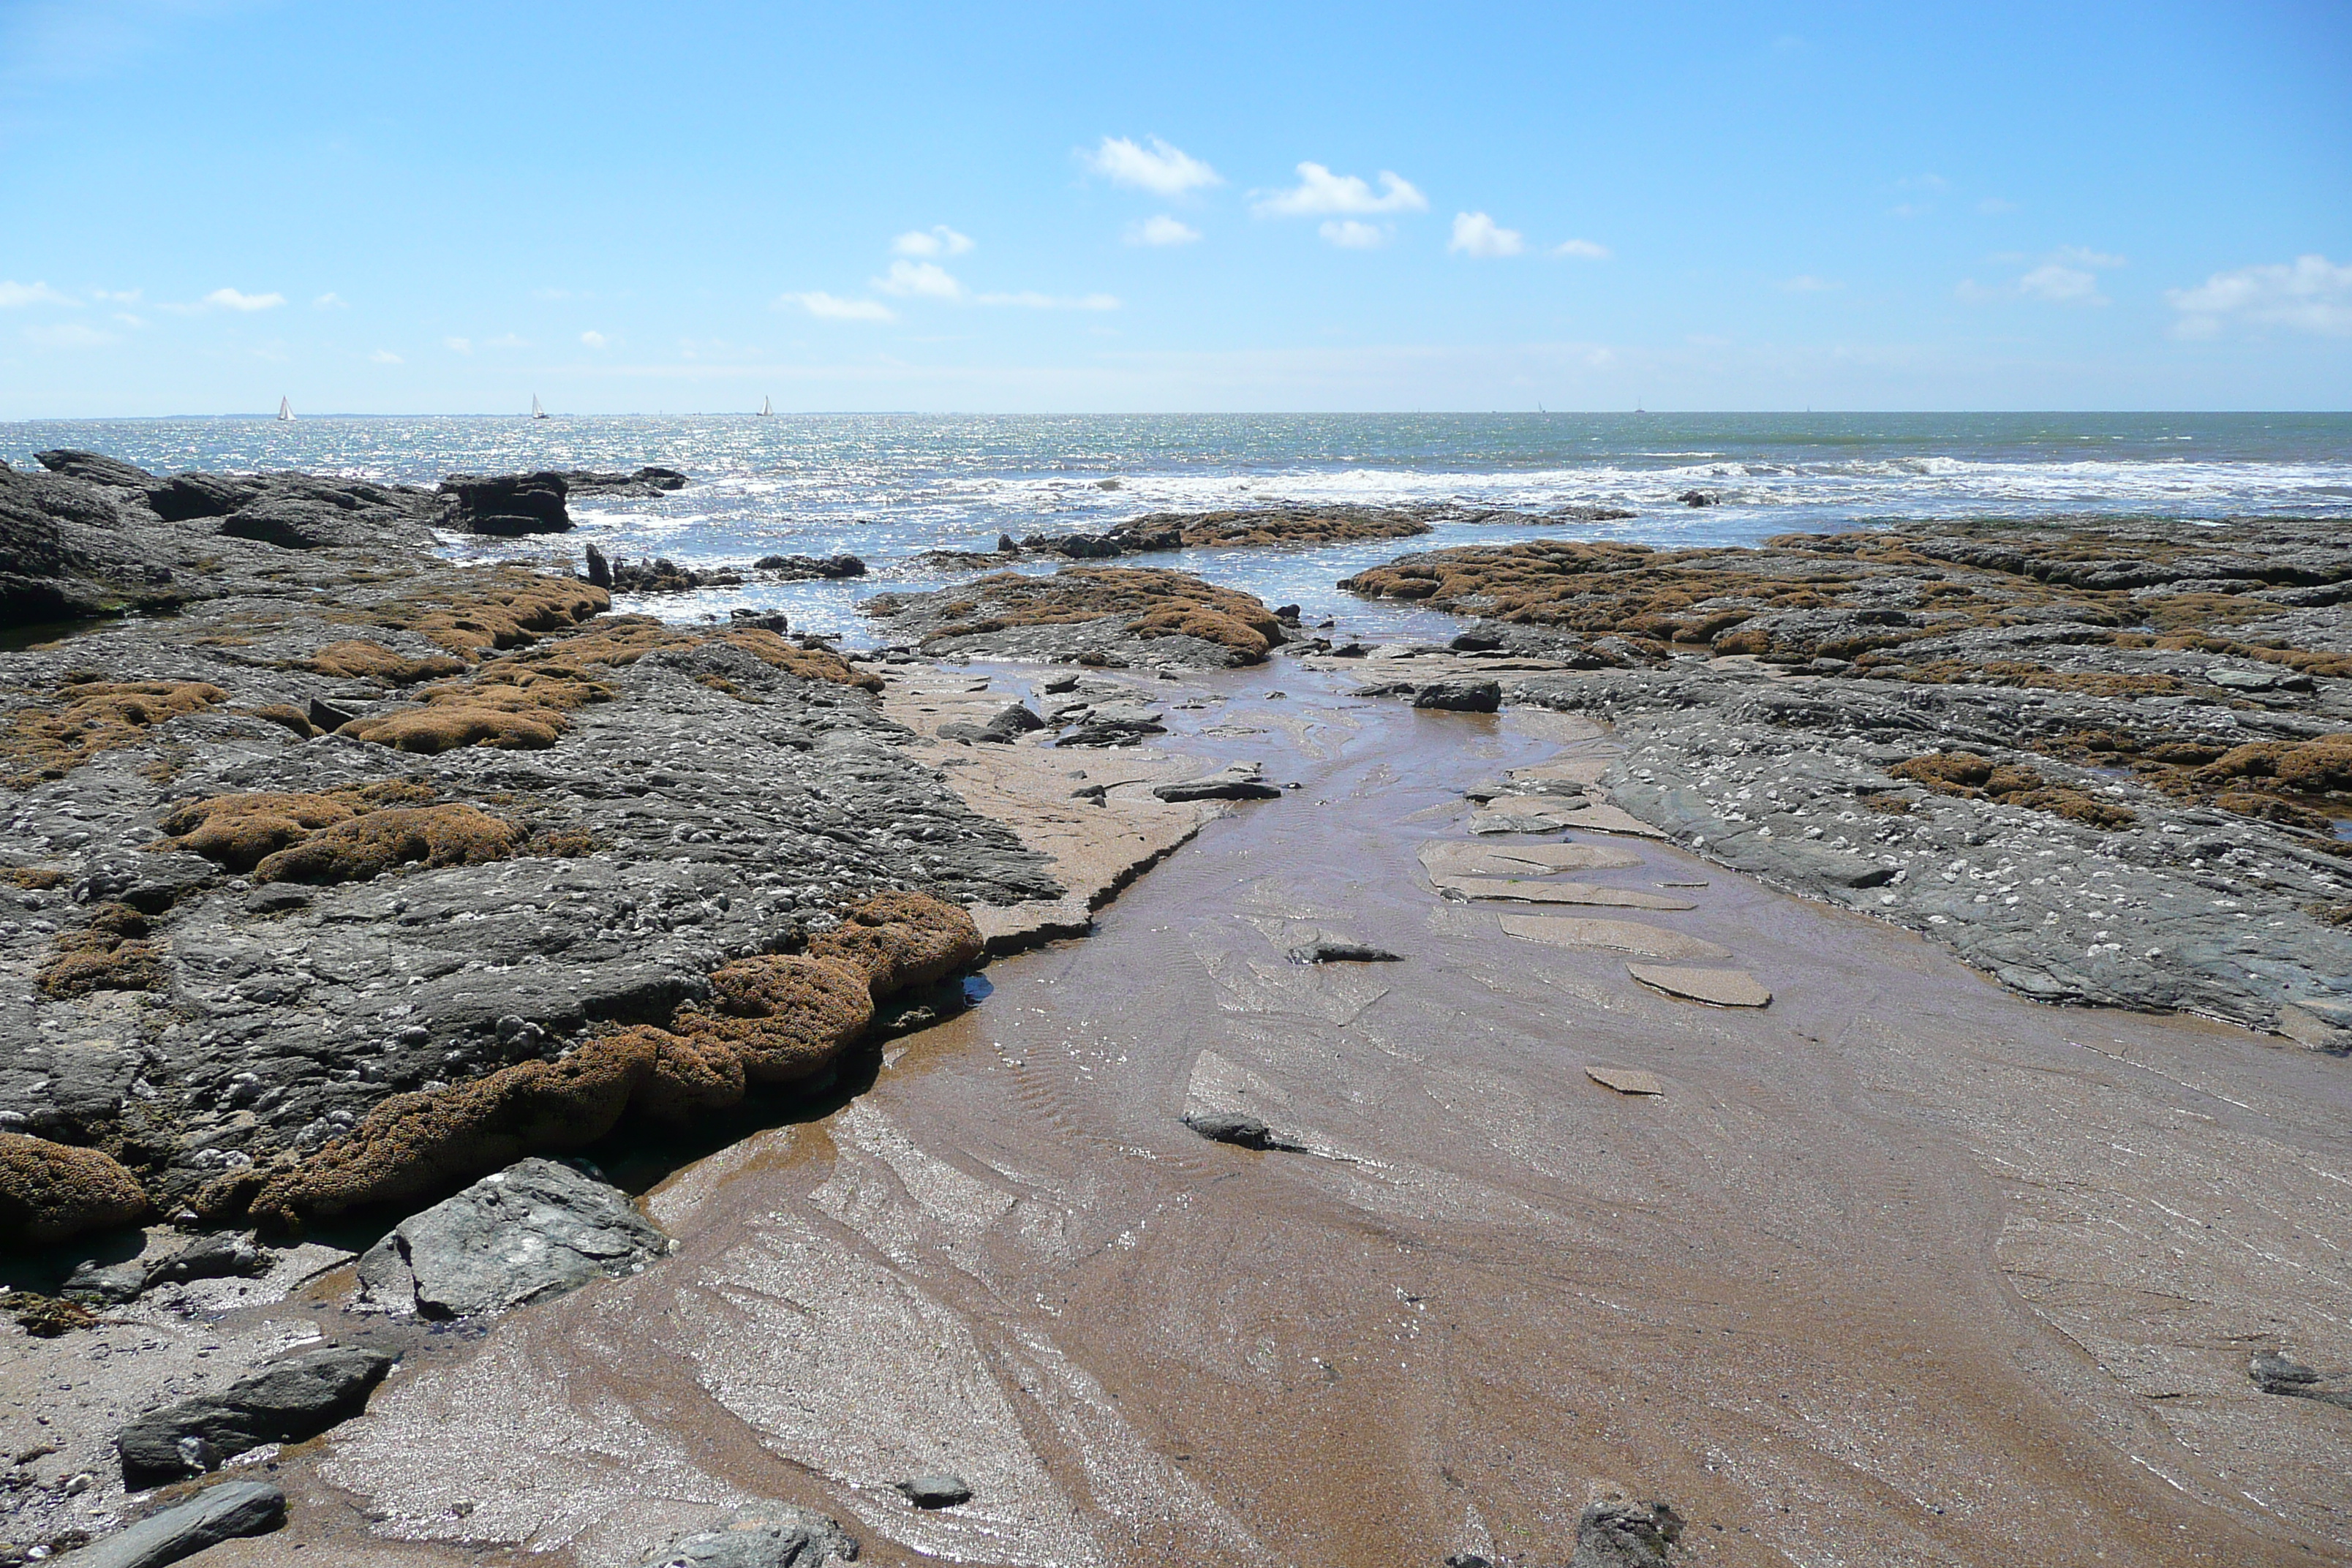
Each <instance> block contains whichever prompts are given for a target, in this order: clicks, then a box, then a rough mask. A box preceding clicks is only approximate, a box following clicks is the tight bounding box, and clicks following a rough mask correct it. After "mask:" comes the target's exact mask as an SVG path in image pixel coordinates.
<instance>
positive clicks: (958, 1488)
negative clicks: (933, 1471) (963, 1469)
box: [896, 1474, 971, 1508]
mask: <svg viewBox="0 0 2352 1568" xmlns="http://www.w3.org/2000/svg"><path fill="white" fill-rule="evenodd" d="M896 1484H897V1486H898V1490H899V1492H900V1494H901V1495H903V1496H904V1497H905V1498H906V1500H908V1502H910V1503H913V1504H914V1505H915V1506H916V1507H917V1508H953V1507H955V1506H956V1505H957V1504H958V1503H966V1502H970V1501H971V1487H970V1486H969V1485H967V1484H966V1483H965V1481H964V1479H963V1478H962V1477H961V1476H957V1475H948V1474H940V1475H930V1476H910V1477H908V1479H905V1480H903V1481H899V1482H898V1483H896Z"/></svg>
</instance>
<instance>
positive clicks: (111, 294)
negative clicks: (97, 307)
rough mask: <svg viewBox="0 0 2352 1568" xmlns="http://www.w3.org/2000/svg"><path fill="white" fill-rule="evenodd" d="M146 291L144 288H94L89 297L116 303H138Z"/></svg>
mask: <svg viewBox="0 0 2352 1568" xmlns="http://www.w3.org/2000/svg"><path fill="white" fill-rule="evenodd" d="M146 292H147V291H146V290H145V289H91V290H90V291H89V297H90V298H91V299H93V300H106V301H108V302H109V303H111V304H116V305H136V304H137V303H139V301H140V300H141V299H142V298H143V297H144V296H145V294H146Z"/></svg>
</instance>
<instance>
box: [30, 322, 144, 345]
mask: <svg viewBox="0 0 2352 1568" xmlns="http://www.w3.org/2000/svg"><path fill="white" fill-rule="evenodd" d="M25 341H26V342H29V343H32V344H34V345H35V346H37V347H39V348H45V349H96V348H103V347H105V346H106V345H107V344H109V343H112V342H121V339H120V338H118V337H116V336H115V334H113V333H112V332H107V331H100V330H99V329H98V328H96V327H85V326H83V325H82V324H81V323H80V322H79V321H53V322H50V323H48V324H47V325H45V326H38V327H26V329H25Z"/></svg>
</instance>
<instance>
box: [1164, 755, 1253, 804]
mask: <svg viewBox="0 0 2352 1568" xmlns="http://www.w3.org/2000/svg"><path fill="white" fill-rule="evenodd" d="M1151 793H1152V794H1153V795H1158V796H1159V797H1160V799H1161V800H1167V801H1186V800H1280V799H1281V798H1282V786H1281V785H1279V784H1268V783H1266V782H1265V778H1264V776H1263V775H1262V773H1261V771H1260V770H1259V768H1258V767H1257V765H1256V764H1255V763H1234V765H1233V766H1231V767H1229V768H1225V769H1223V771H1221V772H1218V773H1209V774H1206V775H1204V776H1202V777H1201V778H1197V779H1179V780H1177V781H1176V782H1174V783H1172V784H1153V785H1152V786H1151Z"/></svg>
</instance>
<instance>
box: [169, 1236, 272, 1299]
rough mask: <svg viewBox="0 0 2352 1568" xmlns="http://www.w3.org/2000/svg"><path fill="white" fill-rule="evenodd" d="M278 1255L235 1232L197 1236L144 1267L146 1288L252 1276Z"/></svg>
mask: <svg viewBox="0 0 2352 1568" xmlns="http://www.w3.org/2000/svg"><path fill="white" fill-rule="evenodd" d="M277 1261H278V1255H277V1254H276V1253H274V1252H272V1251H270V1250H269V1249H268V1247H259V1246H257V1245H255V1243H254V1241H253V1238H252V1237H247V1236H241V1235H239V1234H237V1233H236V1232H235V1231H222V1232H220V1233H218V1234H217V1235H214V1236H204V1237H197V1238H196V1239H195V1240H194V1241H192V1242H190V1243H189V1244H188V1245H187V1246H185V1247H182V1248H180V1250H179V1251H177V1252H175V1253H173V1254H172V1256H171V1257H169V1258H163V1259H162V1260H161V1261H160V1262H158V1263H156V1264H155V1265H154V1266H153V1267H152V1268H149V1269H148V1270H147V1278H146V1287H147V1289H154V1288H155V1287H156V1286H158V1285H163V1284H175V1285H177V1284H185V1283H186V1282H187V1281H188V1280H191V1279H230V1278H236V1277H243V1278H245V1279H254V1278H257V1277H258V1276H260V1275H263V1274H267V1273H268V1272H269V1270H270V1268H271V1266H273V1265H274V1264H276V1262H277Z"/></svg>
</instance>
